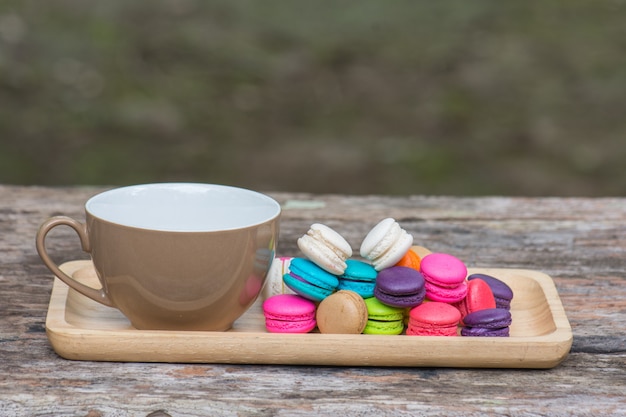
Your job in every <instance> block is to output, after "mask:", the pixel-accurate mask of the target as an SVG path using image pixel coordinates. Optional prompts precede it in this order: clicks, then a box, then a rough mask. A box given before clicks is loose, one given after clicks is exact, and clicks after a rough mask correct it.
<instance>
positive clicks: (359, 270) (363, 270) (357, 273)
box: [338, 259, 378, 298]
mask: <svg viewBox="0 0 626 417" xmlns="http://www.w3.org/2000/svg"><path fill="white" fill-rule="evenodd" d="M346 265H347V267H346V270H345V272H344V273H343V274H342V275H341V276H340V277H339V287H338V288H339V289H340V290H349V291H354V292H355V293H357V294H359V295H360V296H361V297H363V298H370V297H373V296H374V287H376V277H377V276H378V271H376V269H375V268H374V267H373V266H372V265H370V264H368V263H366V262H363V261H358V260H356V259H348V260H346Z"/></svg>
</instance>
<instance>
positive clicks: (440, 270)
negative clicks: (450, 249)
mask: <svg viewBox="0 0 626 417" xmlns="http://www.w3.org/2000/svg"><path fill="white" fill-rule="evenodd" d="M420 270H421V272H422V275H423V276H424V280H425V281H426V283H425V287H426V298H428V299H429V300H432V301H439V302H443V303H456V302H459V301H461V300H462V299H463V298H465V296H466V295H467V281H466V277H467V267H466V266H465V264H464V263H463V261H461V260H460V259H458V258H456V257H454V256H452V255H449V254H447V253H430V254H428V255H426V256H424V258H423V259H422V262H421V265H420Z"/></svg>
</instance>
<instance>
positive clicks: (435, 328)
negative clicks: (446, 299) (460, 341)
mask: <svg viewBox="0 0 626 417" xmlns="http://www.w3.org/2000/svg"><path fill="white" fill-rule="evenodd" d="M460 320H461V313H460V312H459V310H457V309H456V308H454V307H453V306H451V305H450V304H447V303H441V302H438V301H431V302H427V303H423V304H420V305H418V306H417V307H414V308H412V309H411V311H410V312H409V325H408V328H407V330H406V334H407V335H409V336H456V335H457V326H458V324H459V321H460Z"/></svg>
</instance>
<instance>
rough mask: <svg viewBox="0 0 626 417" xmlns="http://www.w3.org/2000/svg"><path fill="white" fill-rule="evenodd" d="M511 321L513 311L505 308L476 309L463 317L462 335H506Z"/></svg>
mask: <svg viewBox="0 0 626 417" xmlns="http://www.w3.org/2000/svg"><path fill="white" fill-rule="evenodd" d="M511 322H512V319H511V312H510V311H509V310H506V309H504V308H488V309H485V310H479V311H475V312H473V313H470V314H468V315H467V316H465V317H464V318H463V323H464V324H465V326H463V328H462V329H461V336H482V337H485V336H491V337H494V336H495V337H506V336H509V326H510V325H511Z"/></svg>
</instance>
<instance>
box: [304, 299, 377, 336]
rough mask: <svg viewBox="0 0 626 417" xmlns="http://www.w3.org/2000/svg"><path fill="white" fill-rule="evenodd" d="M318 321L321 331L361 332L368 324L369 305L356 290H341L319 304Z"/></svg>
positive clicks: (335, 332) (339, 332)
mask: <svg viewBox="0 0 626 417" xmlns="http://www.w3.org/2000/svg"><path fill="white" fill-rule="evenodd" d="M316 321H317V328H318V329H319V331H320V333H332V334H361V333H362V332H363V330H364V329H365V325H366V324H367V306H366V305H365V301H364V300H363V297H361V296H360V295H359V294H357V293H355V292H354V291H346V290H340V291H337V292H336V293H334V294H331V295H329V296H328V297H326V298H324V300H323V301H322V302H321V303H320V304H319V305H318V306H317V313H316Z"/></svg>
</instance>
